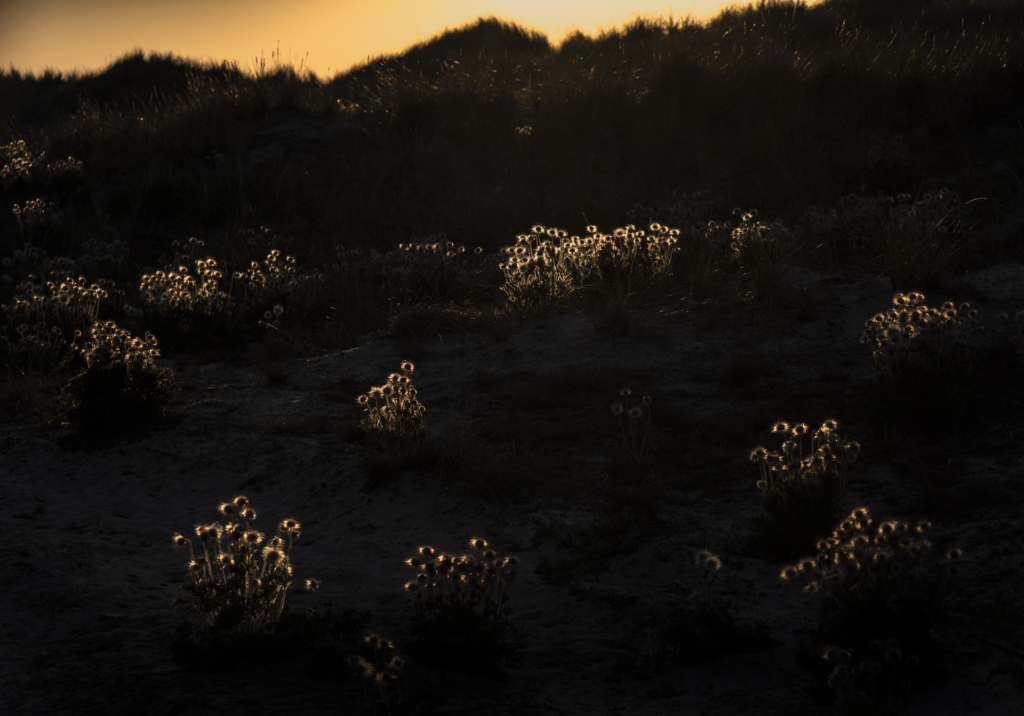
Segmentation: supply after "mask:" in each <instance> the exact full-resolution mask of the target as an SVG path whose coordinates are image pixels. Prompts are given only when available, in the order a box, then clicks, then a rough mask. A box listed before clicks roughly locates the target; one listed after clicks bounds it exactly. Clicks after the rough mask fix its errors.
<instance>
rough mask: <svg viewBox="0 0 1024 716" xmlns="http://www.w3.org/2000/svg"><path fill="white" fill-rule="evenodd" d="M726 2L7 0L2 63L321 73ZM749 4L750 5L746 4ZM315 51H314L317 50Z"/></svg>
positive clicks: (697, 11) (2, 0)
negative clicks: (467, 42) (425, 46)
mask: <svg viewBox="0 0 1024 716" xmlns="http://www.w3.org/2000/svg"><path fill="white" fill-rule="evenodd" d="M731 4H733V3H732V2H725V1H724V0H682V1H681V2H677V3H668V2H662V1H659V0H288V1H287V2H285V1H283V0H0V66H2V67H5V68H6V67H10V66H12V65H13V66H14V67H16V68H17V69H19V70H30V71H33V72H39V71H41V70H43V69H45V68H47V67H52V68H54V69H57V70H63V71H67V70H74V69H80V70H95V69H99V68H101V67H103V66H104V65H106V64H108V63H109V62H111V61H112V60H115V59H117V58H118V57H120V56H121V55H123V54H125V53H126V52H130V51H131V50H134V49H142V50H145V51H146V52H173V53H175V54H177V55H181V56H185V57H193V58H198V59H212V60H218V61H219V60H233V61H235V62H237V63H238V64H239V65H240V66H241V67H243V68H245V67H250V68H251V67H252V66H253V65H254V63H255V60H256V58H258V57H260V56H261V55H262V56H263V57H265V58H268V59H269V57H270V55H271V53H272V52H274V51H275V50H277V49H278V48H280V53H281V55H282V58H283V59H284V60H285V61H289V60H290V61H292V62H293V63H294V64H296V65H298V63H299V61H300V60H302V61H304V62H305V66H306V67H309V68H311V69H313V71H315V72H316V73H317V74H319V75H320V76H321V77H324V76H330V75H333V74H335V73H336V72H338V71H339V70H346V69H348V68H349V67H351V66H352V65H354V64H356V63H359V62H362V61H364V60H366V59H367V58H368V57H376V56H378V55H382V54H390V53H395V52H399V51H401V50H402V49H404V48H406V47H408V46H409V45H411V44H413V43H415V42H417V41H419V40H426V39H429V38H430V37H431V36H433V35H435V34H437V33H439V32H442V31H443V30H444V29H445V28H454V27H459V26H461V25H464V24H466V23H467V22H471V21H472V20H474V19H476V18H477V17H480V16H481V15H495V16H497V17H500V18H503V19H506V20H512V21H514V22H517V23H519V24H522V25H526V26H528V27H532V28H534V29H537V30H540V31H541V32H544V33H545V34H547V35H548V37H549V38H550V39H551V40H552V41H555V42H557V41H558V40H560V39H561V38H562V37H563V36H564V35H565V34H566V33H567V32H568V31H571V30H573V29H576V28H579V29H580V30H582V31H583V32H585V33H587V34H592V33H595V32H597V31H598V30H600V29H602V28H604V29H610V28H613V27H615V26H617V25H619V24H621V23H623V22H625V21H628V20H630V19H632V18H633V17H635V16H636V15H648V16H664V15H668V14H669V13H672V14H673V15H675V16H676V17H679V16H686V15H693V16H694V17H697V18H700V17H706V16H707V15H708V14H713V13H714V12H715V11H716V10H718V9H719V8H721V7H723V6H727V5H731ZM744 4H745V3H744ZM307 53H308V55H307Z"/></svg>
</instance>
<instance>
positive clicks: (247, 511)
mask: <svg viewBox="0 0 1024 716" xmlns="http://www.w3.org/2000/svg"><path fill="white" fill-rule="evenodd" d="M217 513H218V515H219V517H220V519H221V520H222V522H212V523H209V524H199V525H196V526H195V534H196V537H198V538H199V541H200V543H201V545H202V552H199V551H198V550H197V549H196V548H194V547H193V544H192V540H191V539H189V538H187V537H184V536H182V535H180V534H175V535H174V537H173V541H174V547H175V548H185V547H187V548H188V551H189V557H190V559H189V563H188V582H187V583H186V584H185V585H184V590H185V596H182V597H179V598H178V600H177V602H176V606H177V607H178V608H180V609H182V610H183V611H185V612H186V613H187V614H191V615H193V616H197V617H200V618H201V619H203V620H204V621H205V622H206V624H207V625H208V627H209V628H210V629H211V630H212V631H213V632H215V633H217V634H222V635H227V634H259V633H262V632H266V631H273V629H274V628H275V626H276V624H277V621H278V619H279V618H280V616H281V612H282V611H283V610H284V607H285V599H286V597H287V594H288V589H289V588H290V587H291V584H292V565H291V550H292V546H293V545H294V544H295V542H296V541H297V540H298V539H299V535H300V530H301V525H300V524H299V523H298V522H297V521H296V520H294V519H284V520H281V522H280V523H279V524H278V526H277V534H276V535H274V536H273V537H270V538H269V539H268V538H267V536H266V535H265V534H264V533H263V532H260V531H258V530H257V529H256V528H255V527H253V524H252V523H253V522H254V521H255V519H256V510H255V508H253V506H252V505H251V504H250V502H249V500H248V498H246V497H245V496H244V495H239V496H238V497H236V498H234V499H233V500H231V501H230V502H224V503H221V504H220V505H219V506H218V507H217Z"/></svg>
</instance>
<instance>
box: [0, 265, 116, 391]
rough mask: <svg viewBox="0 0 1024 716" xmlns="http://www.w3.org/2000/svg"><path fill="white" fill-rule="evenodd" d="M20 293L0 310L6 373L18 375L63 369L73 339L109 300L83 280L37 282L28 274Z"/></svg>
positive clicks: (0, 350) (1, 350) (0, 343)
mask: <svg viewBox="0 0 1024 716" xmlns="http://www.w3.org/2000/svg"><path fill="white" fill-rule="evenodd" d="M16 253H17V252H16ZM18 291H19V293H18V294H16V295H15V296H14V298H13V299H12V300H11V302H10V303H8V304H6V305H4V306H2V307H0V312H2V313H3V323H2V324H0V356H3V363H4V364H5V365H6V366H7V367H8V368H16V369H17V370H19V371H22V372H24V371H27V370H36V371H47V370H52V369H54V368H56V367H58V366H59V365H61V364H63V362H64V361H65V360H66V358H67V357H68V356H69V354H70V353H69V351H70V346H71V344H72V342H73V340H74V337H75V336H76V334H77V335H81V332H82V331H84V330H88V328H89V327H90V326H92V324H93V322H94V321H95V320H96V317H97V315H98V313H99V309H100V304H101V303H102V302H103V300H104V299H106V298H107V295H108V293H107V291H106V290H105V289H103V288H101V287H100V286H98V285H96V284H88V283H86V280H85V278H84V277H77V278H75V277H71V276H66V277H63V278H57V279H55V280H50V281H37V280H36V277H35V276H34V275H29V276H28V277H26V279H25V280H24V281H22V282H21V283H20V284H19V285H18Z"/></svg>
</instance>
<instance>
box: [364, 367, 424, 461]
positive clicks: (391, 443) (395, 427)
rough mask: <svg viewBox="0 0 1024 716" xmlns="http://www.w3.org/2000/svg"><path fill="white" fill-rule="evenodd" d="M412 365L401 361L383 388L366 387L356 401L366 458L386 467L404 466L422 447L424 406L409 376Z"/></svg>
mask: <svg viewBox="0 0 1024 716" xmlns="http://www.w3.org/2000/svg"><path fill="white" fill-rule="evenodd" d="M415 369H416V366H415V365H414V364H413V363H412V362H410V361H403V362H402V364H401V366H400V368H399V372H398V373H392V374H391V375H389V376H388V380H387V382H386V383H384V384H383V385H378V386H374V387H372V388H370V390H369V391H368V392H366V393H363V394H362V395H360V396H359V397H358V398H357V399H356V402H357V403H358V404H359V406H360V407H361V408H362V409H363V411H364V415H363V417H362V419H361V420H360V421H359V427H360V428H362V429H363V432H364V433H365V434H366V437H367V441H368V450H367V451H366V457H367V458H368V459H370V460H371V461H382V462H383V463H384V464H385V465H386V466H387V467H389V468H398V467H402V466H405V465H406V464H408V463H409V462H410V461H412V460H414V459H415V458H416V457H417V456H418V455H419V453H420V451H421V450H422V448H423V443H424V440H425V438H426V434H427V421H426V420H425V419H424V417H423V416H424V414H425V413H426V412H427V409H426V407H425V406H424V405H423V403H421V402H420V401H419V398H418V397H417V396H418V392H417V390H416V388H415V387H414V386H413V384H412V379H411V378H410V375H411V374H412V372H413V371H414V370H415Z"/></svg>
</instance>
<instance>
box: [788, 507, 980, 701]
mask: <svg viewBox="0 0 1024 716" xmlns="http://www.w3.org/2000/svg"><path fill="white" fill-rule="evenodd" d="M930 531H931V523H929V522H927V521H920V522H917V523H916V524H911V523H909V522H902V521H899V520H886V521H883V522H879V521H876V520H875V519H874V518H873V517H872V516H871V515H870V514H869V512H868V510H867V509H866V508H863V507H862V508H859V509H857V510H854V511H853V512H852V513H851V514H850V515H849V516H848V517H847V518H846V519H845V520H843V521H842V522H841V523H840V524H839V525H838V526H837V527H836V529H835V530H834V531H833V532H832V533H831V534H830V535H829V536H827V537H825V538H824V539H821V540H819V541H818V543H817V546H816V550H815V552H814V554H812V555H811V556H808V557H804V558H802V559H800V560H798V561H797V562H796V563H794V564H792V565H789V566H787V567H785V568H784V569H783V570H782V573H781V575H780V576H781V577H782V579H784V580H786V581H788V582H792V583H802V584H803V591H804V592H805V593H806V594H808V595H810V596H811V597H812V598H813V599H815V600H816V601H817V602H818V624H817V628H816V631H815V635H814V636H815V640H816V641H817V643H818V644H823V645H828V646H830V647H833V648H831V649H829V648H826V649H824V650H823V651H822V652H821V656H822V657H823V658H824V665H825V667H827V669H828V672H829V686H830V687H832V688H833V689H835V691H836V693H837V697H838V699H839V705H840V710H841V711H842V712H843V713H848V714H868V713H871V714H874V713H882V712H883V711H882V709H883V707H884V706H886V703H885V701H886V700H887V699H889V698H890V697H892V696H893V695H898V694H902V693H905V691H906V676H907V669H914V668H916V667H917V666H918V665H919V664H922V662H923V663H924V665H925V666H926V667H927V668H928V669H930V670H932V671H934V669H935V667H936V657H937V653H936V644H935V643H934V640H933V637H932V634H931V630H932V629H933V628H934V626H935V625H936V623H937V621H938V618H939V616H940V613H941V607H942V600H943V597H944V595H945V591H946V587H947V585H948V580H949V577H950V576H951V575H952V574H954V573H955V572H956V571H957V562H958V561H959V560H960V558H961V556H962V553H961V551H960V550H959V549H953V550H950V551H949V552H947V553H946V555H945V559H943V560H929V555H930V553H931V550H932V542H931V540H930V539H929V533H930ZM937 562H938V563H937ZM943 562H944V564H942V563H943ZM891 640H895V641H891ZM880 644H886V645H887V646H886V649H885V650H884V654H882V656H883V659H882V660H881V661H880V660H879V659H878V658H877V656H878V652H879V645H880ZM836 649H839V650H840V651H836ZM905 656H906V660H904V657H905ZM884 664H888V666H886V665H884Z"/></svg>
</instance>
